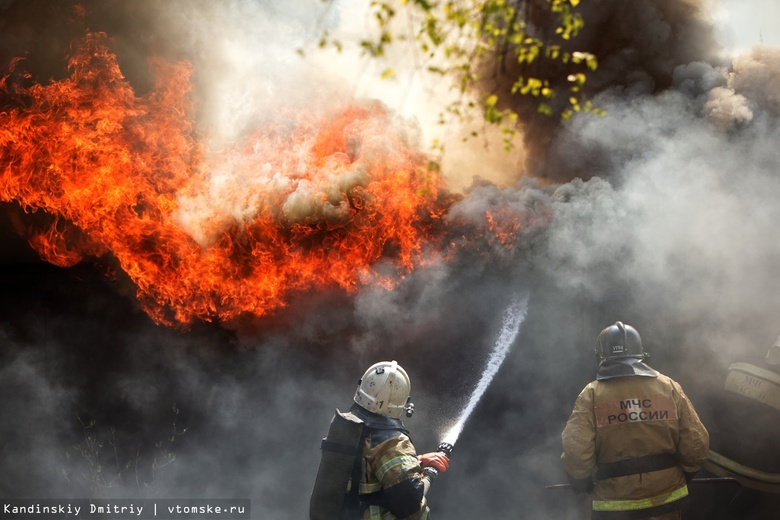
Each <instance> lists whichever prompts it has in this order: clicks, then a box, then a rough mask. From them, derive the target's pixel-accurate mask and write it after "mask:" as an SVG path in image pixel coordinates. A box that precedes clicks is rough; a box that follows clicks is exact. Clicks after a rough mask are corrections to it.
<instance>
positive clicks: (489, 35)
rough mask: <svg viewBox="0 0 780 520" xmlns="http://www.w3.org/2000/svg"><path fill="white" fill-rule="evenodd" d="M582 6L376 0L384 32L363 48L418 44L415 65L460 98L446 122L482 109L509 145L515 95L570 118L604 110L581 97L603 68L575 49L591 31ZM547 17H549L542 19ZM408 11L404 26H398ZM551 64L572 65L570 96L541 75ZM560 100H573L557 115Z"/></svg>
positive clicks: (371, 51)
mask: <svg viewBox="0 0 780 520" xmlns="http://www.w3.org/2000/svg"><path fill="white" fill-rule="evenodd" d="M325 1H332V0H325ZM580 1H581V0H441V1H436V0H372V1H371V4H370V5H371V13H372V16H373V19H374V21H375V24H376V28H377V29H378V33H377V34H376V36H374V37H372V38H370V39H364V40H362V41H361V42H360V46H361V48H362V50H363V51H364V52H365V53H366V54H367V55H368V56H370V57H371V58H375V59H381V58H383V57H385V56H386V55H387V54H388V52H389V48H390V46H391V45H393V44H395V43H397V42H407V43H413V45H412V47H413V48H414V49H415V62H416V63H419V65H420V66H421V67H423V68H424V69H425V70H426V71H427V72H429V73H431V74H434V75H438V76H441V77H443V78H448V79H449V80H451V82H452V87H453V88H454V89H455V90H456V92H457V94H458V95H457V96H456V99H455V101H453V102H451V103H449V104H448V105H447V106H446V108H445V109H444V112H443V113H442V114H441V117H440V122H441V123H444V122H446V120H447V119H449V118H448V117H446V114H448V115H450V116H453V117H455V118H456V119H463V118H465V117H466V116H467V115H468V114H469V113H470V112H472V111H473V110H474V109H476V110H478V111H479V112H480V113H481V118H482V120H483V121H484V122H485V123H487V124H491V125H498V126H500V127H501V130H502V132H503V133H504V134H505V136H506V138H505V144H508V143H509V142H510V140H511V138H512V136H514V135H515V133H516V128H517V122H518V118H519V114H518V112H517V111H516V110H515V109H514V108H513V106H514V104H513V103H512V100H511V97H512V96H526V97H530V98H533V99H534V102H535V105H536V110H538V112H540V113H542V114H547V115H559V116H560V117H563V118H564V119H566V120H568V119H570V118H571V117H572V115H573V114H574V113H575V112H579V111H589V112H595V113H601V111H600V110H599V109H597V108H595V107H594V106H593V105H592V104H591V102H590V101H588V100H586V99H584V95H583V92H582V88H583V84H584V83H585V81H586V79H587V74H588V73H589V72H592V71H594V70H596V69H597V67H598V62H597V59H596V56H594V55H593V54H591V53H588V52H581V51H575V50H571V49H572V47H573V44H572V40H573V39H574V38H575V37H576V36H577V34H578V33H579V31H580V30H581V29H582V28H583V26H584V21H583V18H582V15H581V14H580V13H578V11H577V9H576V8H577V6H578V5H579V4H580ZM529 13H532V14H534V15H535V16H537V17H538V18H539V19H542V20H552V23H553V25H554V27H543V28H539V27H536V28H535V27H534V26H533V24H531V23H530V21H529ZM540 13H541V15H542V16H538V15H539V14H540ZM402 14H403V15H405V20H406V25H405V27H406V28H405V29H400V28H399V23H401V18H402V17H401V15H402ZM319 45H320V47H325V46H328V45H333V46H335V47H336V48H337V49H339V50H341V49H342V48H343V44H342V43H341V42H339V41H337V40H335V39H333V38H332V37H331V35H330V34H328V33H325V34H323V36H322V38H321V40H320V42H319ZM544 60H547V61H548V62H557V63H558V65H561V66H563V67H565V69H564V70H566V71H567V72H566V73H565V74H564V77H565V78H566V79H567V85H565V86H564V87H563V89H562V90H563V92H557V91H556V90H560V89H561V87H554V86H553V82H552V79H551V78H550V77H544V75H543V72H542V73H541V74H540V71H545V70H549V67H545V66H538V65H539V62H541V61H544ZM510 70H511V71H512V72H508V71H510ZM555 70H556V71H558V70H560V68H556V69H555ZM394 74H395V71H394V70H393V69H392V68H387V69H385V70H384V72H382V74H381V76H382V77H383V78H389V77H393V76H394ZM502 75H503V77H500V76H502ZM507 75H509V77H508V80H509V81H510V82H511V88H510V89H509V95H507V90H506V88H500V87H499V84H502V85H505V84H506V81H507ZM498 79H501V80H502V81H501V82H498V81H496V80H498ZM491 80H493V81H494V83H493V84H492V86H491V83H490V82H491ZM556 96H565V97H566V98H567V101H566V102H565V103H563V104H561V103H558V104H557V105H558V106H562V108H561V109H558V110H556V109H554V108H553V103H552V100H553V99H554V98H555V97H556ZM472 135H476V132H472Z"/></svg>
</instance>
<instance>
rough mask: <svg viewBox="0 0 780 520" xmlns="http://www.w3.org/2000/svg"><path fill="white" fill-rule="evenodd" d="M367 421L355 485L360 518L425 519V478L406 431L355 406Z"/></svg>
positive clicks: (395, 420) (386, 419)
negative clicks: (361, 470) (359, 469)
mask: <svg viewBox="0 0 780 520" xmlns="http://www.w3.org/2000/svg"><path fill="white" fill-rule="evenodd" d="M350 411H351V412H352V413H354V414H355V415H357V416H359V417H360V418H361V419H363V420H364V421H365V423H366V437H365V441H364V444H363V472H362V477H361V481H360V484H359V488H358V494H359V496H360V500H361V502H362V503H363V508H364V509H363V515H362V519H363V520H379V519H381V520H394V519H405V520H406V519H408V520H425V519H427V518H428V514H429V510H428V504H427V501H426V499H425V491H426V486H425V482H424V480H425V477H423V473H422V465H421V464H420V461H419V459H418V458H417V450H416V449H415V447H414V445H413V444H412V440H411V439H410V438H409V435H408V434H409V432H408V431H407V430H406V429H405V428H404V427H403V424H402V423H401V421H400V420H398V419H392V418H389V417H385V416H382V415H378V414H374V413H371V412H369V411H367V410H365V409H364V408H362V407H360V406H357V405H354V406H353V407H352V409H351V410H350Z"/></svg>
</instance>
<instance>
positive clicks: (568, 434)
mask: <svg viewBox="0 0 780 520" xmlns="http://www.w3.org/2000/svg"><path fill="white" fill-rule="evenodd" d="M596 354H597V356H598V359H599V368H598V372H597V374H596V380H595V381H592V382H591V383H589V384H588V385H587V386H586V387H585V388H584V389H583V390H582V392H581V393H580V395H579V396H578V397H577V400H576V402H575V404H574V409H573V411H572V414H571V416H570V417H569V420H568V422H567V423H566V427H565V428H564V430H563V433H562V434H561V439H562V443H563V454H562V455H561V460H562V461H563V465H564V469H565V470H566V474H567V476H568V478H569V482H570V483H571V486H572V488H573V489H574V490H575V491H577V492H586V493H592V516H591V518H592V519H594V520H595V519H648V518H652V519H659V520H660V519H663V520H667V519H669V520H671V519H680V518H682V516H681V509H682V508H683V507H684V505H685V504H686V502H687V501H688V486H687V483H688V482H689V481H690V479H692V478H693V475H694V474H695V473H696V472H697V471H698V470H699V469H700V468H701V467H702V466H703V465H704V463H705V462H706V461H707V452H708V448H709V433H708V432H707V429H706V428H705V427H704V425H703V424H702V422H701V420H700V419H699V416H698V414H697V413H696V411H695V410H694V408H693V405H692V404H691V402H690V400H689V399H688V397H687V396H686V395H685V393H684V392H683V390H682V387H680V385H679V383H677V382H676V381H674V380H672V379H671V378H669V377H667V376H665V375H663V374H661V373H660V372H658V371H657V370H654V369H653V368H651V367H650V366H648V365H647V364H646V363H645V360H646V356H645V353H644V350H643V349H642V339H641V338H640V336H639V333H638V332H637V331H636V329H635V328H634V327H632V326H630V325H624V324H623V323H621V322H616V323H615V324H614V325H610V326H609V327H607V328H605V329H604V330H603V331H601V334H599V336H598V339H597V347H596Z"/></svg>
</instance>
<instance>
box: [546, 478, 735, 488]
mask: <svg viewBox="0 0 780 520" xmlns="http://www.w3.org/2000/svg"><path fill="white" fill-rule="evenodd" d="M688 483H689V484H722V483H730V484H737V485H740V484H739V481H738V480H737V479H735V478H731V477H705V478H694V479H691V481H690V482H688ZM544 489H553V490H556V489H571V484H550V485H547V486H544Z"/></svg>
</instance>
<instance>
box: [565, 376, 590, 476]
mask: <svg viewBox="0 0 780 520" xmlns="http://www.w3.org/2000/svg"><path fill="white" fill-rule="evenodd" d="M561 441H562V444H563V454H562V455H561V460H562V461H563V466H564V469H565V470H566V475H567V477H568V478H569V482H570V483H571V485H572V489H574V490H575V491H580V492H590V491H591V490H592V488H593V480H592V477H591V474H592V471H593V467H594V466H595V465H596V421H595V418H594V414H593V394H592V392H591V390H590V386H587V387H585V389H584V390H583V391H582V392H581V393H580V395H579V396H578V397H577V401H576V402H575V403H574V409H573V410H572V413H571V416H569V420H568V421H567V422H566V427H565V428H564V430H563V433H561Z"/></svg>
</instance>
